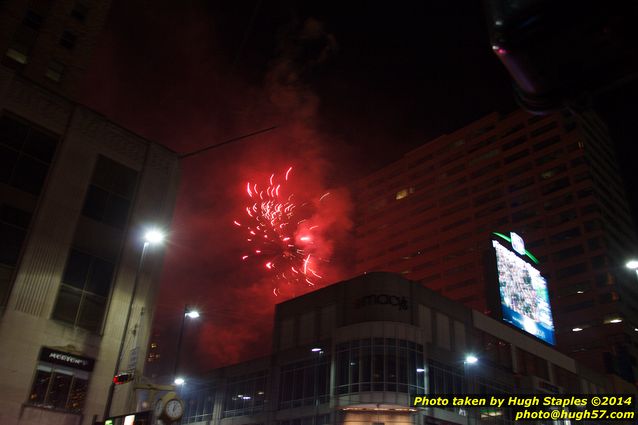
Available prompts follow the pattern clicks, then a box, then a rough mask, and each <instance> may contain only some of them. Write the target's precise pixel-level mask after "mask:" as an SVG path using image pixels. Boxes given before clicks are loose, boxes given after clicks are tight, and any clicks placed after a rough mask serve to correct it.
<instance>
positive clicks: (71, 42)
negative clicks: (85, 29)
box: [60, 31, 77, 50]
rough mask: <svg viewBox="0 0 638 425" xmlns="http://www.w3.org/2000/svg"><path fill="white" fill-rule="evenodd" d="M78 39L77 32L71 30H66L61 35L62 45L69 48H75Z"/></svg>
mask: <svg viewBox="0 0 638 425" xmlns="http://www.w3.org/2000/svg"><path fill="white" fill-rule="evenodd" d="M76 41H77V36H76V35H75V34H73V33H72V32H71V31H64V32H63V33H62V36H61V37H60V46H62V47H66V48H67V49H69V50H73V48H74V47H75V42H76Z"/></svg>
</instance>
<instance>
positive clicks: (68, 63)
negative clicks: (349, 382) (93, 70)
mask: <svg viewBox="0 0 638 425" xmlns="http://www.w3.org/2000/svg"><path fill="white" fill-rule="evenodd" d="M110 4H111V2H110V0H9V1H3V2H2V4H0V55H1V59H0V62H1V63H2V65H3V66H4V68H6V69H11V70H13V71H15V72H16V73H17V74H19V75H22V76H24V77H26V78H27V79H29V80H30V81H32V82H34V83H36V84H38V85H41V86H43V87H44V88H46V89H48V90H51V91H54V92H56V93H59V94H62V95H64V96H66V97H71V98H74V97H75V96H76V95H77V90H78V82H79V81H80V79H81V78H82V77H83V75H84V72H85V71H86V69H87V68H88V66H89V63H90V60H91V54H92V53H93V50H94V48H95V46H96V44H97V37H98V35H99V34H100V32H101V31H102V28H103V27H104V24H105V22H106V17H107V13H108V10H109V6H110Z"/></svg>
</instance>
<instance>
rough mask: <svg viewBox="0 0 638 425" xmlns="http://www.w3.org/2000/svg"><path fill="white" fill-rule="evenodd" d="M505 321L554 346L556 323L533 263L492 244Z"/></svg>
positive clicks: (545, 287) (544, 282) (541, 278)
mask: <svg viewBox="0 0 638 425" xmlns="http://www.w3.org/2000/svg"><path fill="white" fill-rule="evenodd" d="M492 246H493V247H494V250H495V251H496V267H497V271H498V286H499V292H500V295H501V309H502V311H503V320H504V321H506V322H508V323H511V324H512V325H514V326H516V327H517V328H520V329H522V330H524V331H525V332H528V333H530V334H532V335H534V336H535V337H537V338H539V339H541V340H543V341H545V342H547V343H548V344H552V345H553V344H554V343H555V342H554V321H553V319H552V310H551V307H550V305H549V295H548V293H547V281H546V280H545V278H544V277H543V276H541V273H540V271H538V270H537V269H536V268H535V267H534V266H532V265H531V264H530V263H528V262H526V261H524V260H523V259H522V258H521V257H519V256H518V255H517V254H516V253H515V252H514V251H512V250H510V249H508V248H506V247H504V246H503V245H501V244H500V243H499V242H498V241H496V240H493V241H492Z"/></svg>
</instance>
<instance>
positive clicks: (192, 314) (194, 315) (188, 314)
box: [184, 310, 199, 319]
mask: <svg viewBox="0 0 638 425" xmlns="http://www.w3.org/2000/svg"><path fill="white" fill-rule="evenodd" d="M184 315H185V316H186V317H189V318H191V319H197V318H198V317H199V311H197V310H190V311H187V312H186V313H184Z"/></svg>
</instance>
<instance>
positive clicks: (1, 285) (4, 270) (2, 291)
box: [0, 264, 13, 306]
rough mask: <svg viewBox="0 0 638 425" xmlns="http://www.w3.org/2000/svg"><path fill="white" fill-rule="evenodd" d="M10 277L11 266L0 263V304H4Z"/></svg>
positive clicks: (11, 274)
mask: <svg viewBox="0 0 638 425" xmlns="http://www.w3.org/2000/svg"><path fill="white" fill-rule="evenodd" d="M12 277H13V267H7V266H3V265H2V264H0V306H3V305H5V304H6V302H7V298H8V296H9V289H10V288H11V282H12Z"/></svg>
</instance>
